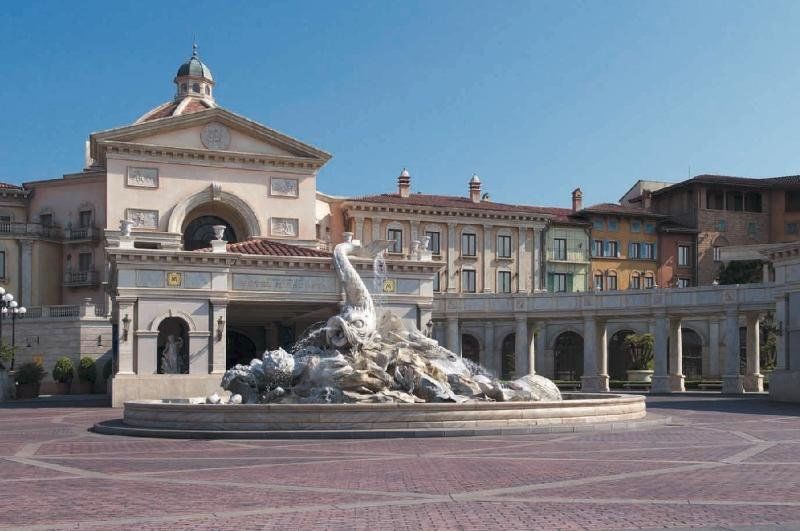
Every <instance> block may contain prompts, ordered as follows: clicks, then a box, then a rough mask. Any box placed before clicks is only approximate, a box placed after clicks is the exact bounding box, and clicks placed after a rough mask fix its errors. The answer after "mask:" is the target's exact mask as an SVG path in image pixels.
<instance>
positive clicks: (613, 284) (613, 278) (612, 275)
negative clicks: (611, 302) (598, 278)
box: [606, 270, 617, 291]
mask: <svg viewBox="0 0 800 531" xmlns="http://www.w3.org/2000/svg"><path fill="white" fill-rule="evenodd" d="M606 284H607V285H608V290H609V291H614V290H616V289H617V272H616V271H613V270H612V271H609V272H608V275H607V278H606Z"/></svg>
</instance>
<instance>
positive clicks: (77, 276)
mask: <svg viewBox="0 0 800 531" xmlns="http://www.w3.org/2000/svg"><path fill="white" fill-rule="evenodd" d="M99 283H100V278H99V275H98V274H97V271H95V270H89V271H67V272H66V273H64V285H65V286H73V287H74V286H96V285H97V284H99Z"/></svg>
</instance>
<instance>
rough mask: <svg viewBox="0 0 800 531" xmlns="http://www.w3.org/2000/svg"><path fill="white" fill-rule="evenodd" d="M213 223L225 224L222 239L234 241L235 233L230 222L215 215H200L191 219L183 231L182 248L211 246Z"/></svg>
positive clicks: (191, 249)
mask: <svg viewBox="0 0 800 531" xmlns="http://www.w3.org/2000/svg"><path fill="white" fill-rule="evenodd" d="M214 225H225V227H226V229H225V233H224V234H223V236H222V239H223V240H225V241H227V242H228V243H236V242H237V241H238V240H237V239H236V233H235V232H234V231H233V228H232V227H231V224H230V223H228V222H227V221H225V220H224V219H222V218H220V217H217V216H200V217H199V218H195V219H193V220H192V221H191V222H190V223H189V224H188V225H187V226H186V230H184V231H183V249H184V250H186V251H194V250H196V249H204V248H206V247H211V240H213V239H214Z"/></svg>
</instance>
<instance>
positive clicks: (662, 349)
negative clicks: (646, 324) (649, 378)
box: [650, 314, 672, 393]
mask: <svg viewBox="0 0 800 531" xmlns="http://www.w3.org/2000/svg"><path fill="white" fill-rule="evenodd" d="M654 328H655V330H654V336H655V338H654V339H655V341H654V345H653V382H652V384H651V385H650V392H651V393H670V392H672V388H671V387H670V385H669V375H668V374H667V337H668V335H669V324H668V322H667V316H666V315H664V314H659V315H656V319H655V327H654Z"/></svg>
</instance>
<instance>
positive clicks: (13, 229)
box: [0, 221, 63, 238]
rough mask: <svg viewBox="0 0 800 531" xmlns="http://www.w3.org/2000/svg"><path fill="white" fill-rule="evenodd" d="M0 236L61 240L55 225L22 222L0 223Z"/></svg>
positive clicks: (60, 231)
mask: <svg viewBox="0 0 800 531" xmlns="http://www.w3.org/2000/svg"><path fill="white" fill-rule="evenodd" d="M0 234H20V235H26V236H43V237H45V238H61V237H62V235H63V232H62V230H61V227H59V226H57V225H42V224H41V223H25V222H24V221H0Z"/></svg>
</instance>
